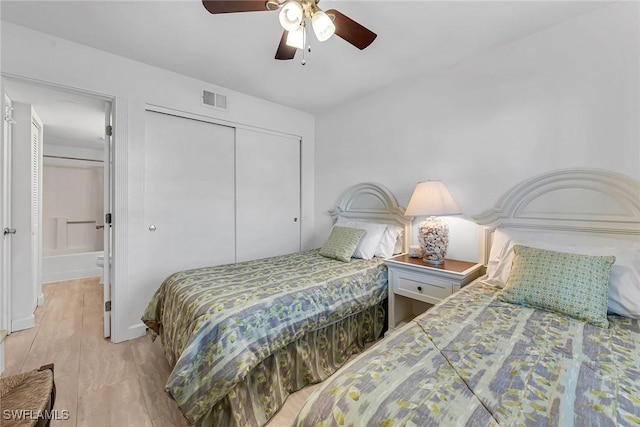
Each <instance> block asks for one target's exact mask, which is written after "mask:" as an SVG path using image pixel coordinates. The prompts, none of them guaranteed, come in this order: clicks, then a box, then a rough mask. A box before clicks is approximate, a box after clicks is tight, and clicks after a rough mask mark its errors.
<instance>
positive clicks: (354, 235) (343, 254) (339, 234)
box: [320, 226, 367, 262]
mask: <svg viewBox="0 0 640 427" xmlns="http://www.w3.org/2000/svg"><path fill="white" fill-rule="evenodd" d="M366 233H367V232H366V231H365V230H361V229H359V228H351V227H338V226H333V228H332V229H331V234H330V235H329V237H328V238H327V241H326V242H324V245H322V248H320V255H322V256H325V257H327V258H333V259H337V260H338V261H343V262H349V261H351V257H352V256H353V253H354V252H355V251H356V248H357V247H358V244H359V243H360V240H362V238H363V237H364V235H365V234H366Z"/></svg>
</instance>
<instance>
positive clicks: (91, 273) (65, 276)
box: [42, 267, 102, 283]
mask: <svg viewBox="0 0 640 427" xmlns="http://www.w3.org/2000/svg"><path fill="white" fill-rule="evenodd" d="M95 276H102V269H101V268H99V267H96V268H91V269H87V270H73V271H64V272H59V273H49V274H43V275H42V282H43V283H51V282H62V281H65V280H74V279H82V278H84V277H95Z"/></svg>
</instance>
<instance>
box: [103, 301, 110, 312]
mask: <svg viewBox="0 0 640 427" xmlns="http://www.w3.org/2000/svg"><path fill="white" fill-rule="evenodd" d="M104 311H111V301H107V302H105V303H104Z"/></svg>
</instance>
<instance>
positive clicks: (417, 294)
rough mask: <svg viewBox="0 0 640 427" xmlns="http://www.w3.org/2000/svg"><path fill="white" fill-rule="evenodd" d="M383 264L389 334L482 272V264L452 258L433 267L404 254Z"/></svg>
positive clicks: (419, 259) (420, 259)
mask: <svg viewBox="0 0 640 427" xmlns="http://www.w3.org/2000/svg"><path fill="white" fill-rule="evenodd" d="M384 262H385V264H386V265H387V267H388V268H389V331H392V330H393V329H395V328H396V326H398V323H400V322H403V321H404V322H406V321H408V320H411V319H413V318H414V317H415V316H416V315H418V314H420V313H424V312H425V311H426V310H427V309H429V308H430V307H431V306H432V305H433V304H435V303H437V302H438V301H440V300H442V299H444V298H446V297H448V296H449V295H451V294H453V293H454V292H457V291H459V290H460V288H461V287H462V286H464V285H466V284H467V283H469V282H471V281H472V280H473V279H475V278H476V277H478V276H479V275H480V271H481V269H482V264H476V263H473V262H467V261H457V260H452V259H447V260H445V261H444V263H443V264H442V265H440V266H435V265H430V264H426V263H424V262H423V261H422V258H410V257H409V255H406V254H403V255H398V256H396V257H393V258H389V259H387V260H385V261H384Z"/></svg>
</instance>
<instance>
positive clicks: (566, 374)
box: [294, 282, 640, 427]
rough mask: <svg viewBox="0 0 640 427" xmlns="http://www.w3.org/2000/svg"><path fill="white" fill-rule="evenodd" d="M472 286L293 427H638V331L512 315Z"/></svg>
mask: <svg viewBox="0 0 640 427" xmlns="http://www.w3.org/2000/svg"><path fill="white" fill-rule="evenodd" d="M496 291H497V289H496V288H494V287H492V286H489V285H486V284H483V283H481V282H474V284H472V285H470V286H467V287H465V288H463V290H462V291H460V292H458V293H457V294H455V295H453V296H452V297H450V298H449V299H447V300H445V301H443V303H441V304H440V305H437V306H435V307H434V308H432V309H431V310H429V311H428V312H426V313H425V314H423V315H421V316H419V317H418V318H416V319H414V321H412V322H410V323H409V324H408V325H406V326H404V327H402V328H401V329H400V330H398V331H396V332H395V333H393V334H391V335H390V336H388V337H387V338H385V339H384V340H383V341H380V342H379V343H378V344H377V345H375V346H374V347H373V348H372V349H370V350H369V351H367V352H365V353H363V354H362V355H361V356H360V357H358V358H356V359H355V360H353V361H351V362H350V363H349V364H347V365H345V367H343V368H342V369H341V370H339V371H338V372H337V373H336V374H335V375H334V376H333V377H331V378H330V379H329V380H328V381H326V382H325V383H324V384H323V386H322V387H321V388H320V389H319V390H318V391H317V392H316V393H314V394H313V395H312V396H311V397H310V399H309V400H308V401H307V403H306V404H305V406H304V407H303V408H302V411H301V412H300V414H299V415H298V419H297V420H296V422H295V424H294V425H297V426H314V427H320V426H338V425H339V426H342V425H344V426H365V425H367V426H386V427H389V426H420V427H424V426H436V425H438V426H457V425H467V426H492V425H502V426H534V425H535V426H563V427H571V426H576V427H583V426H638V425H640V324H639V321H638V320H637V319H628V318H623V317H618V316H609V321H610V323H611V325H610V328H609V329H601V328H598V327H596V326H592V325H589V324H585V323H583V322H580V321H577V320H573V319H571V318H568V317H565V316H562V315H557V314H553V313H550V312H545V311H540V310H536V309H531V308H526V307H519V306H516V305H511V304H508V303H504V302H501V301H499V300H497V299H496V298H495V295H496Z"/></svg>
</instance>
